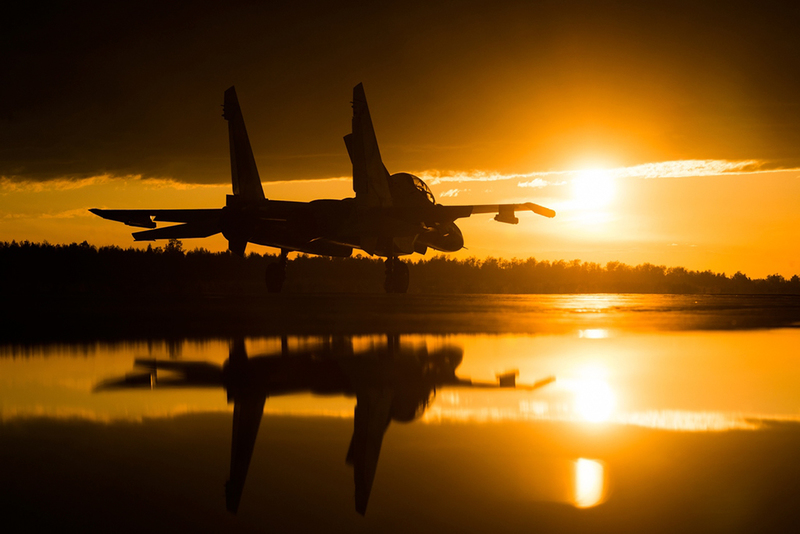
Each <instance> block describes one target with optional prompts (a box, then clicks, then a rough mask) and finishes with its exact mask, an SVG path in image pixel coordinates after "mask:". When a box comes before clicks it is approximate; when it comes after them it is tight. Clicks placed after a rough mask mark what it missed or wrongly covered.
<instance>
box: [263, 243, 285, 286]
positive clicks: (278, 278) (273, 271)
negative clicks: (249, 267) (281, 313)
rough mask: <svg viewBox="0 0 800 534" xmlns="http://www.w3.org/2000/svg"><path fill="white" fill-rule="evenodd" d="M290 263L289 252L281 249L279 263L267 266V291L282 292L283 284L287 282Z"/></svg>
mask: <svg viewBox="0 0 800 534" xmlns="http://www.w3.org/2000/svg"><path fill="white" fill-rule="evenodd" d="M288 261H289V251H288V250H283V249H281V255H280V256H278V261H276V262H275V263H270V264H269V265H267V273H266V277H265V280H266V282H267V291H269V292H270V293H280V292H281V289H282V288H283V282H284V281H285V280H286V264H287V263H288Z"/></svg>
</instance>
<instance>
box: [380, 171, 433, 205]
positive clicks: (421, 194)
mask: <svg viewBox="0 0 800 534" xmlns="http://www.w3.org/2000/svg"><path fill="white" fill-rule="evenodd" d="M389 189H390V190H391V192H392V199H393V200H394V201H395V203H396V204H401V205H412V206H413V205H420V204H424V203H427V204H435V203H436V199H435V198H434V197H433V193H431V190H430V189H429V188H428V185H427V184H426V183H425V182H423V181H422V180H421V179H420V178H419V177H417V176H414V175H413V174H409V173H407V172H398V173H396V174H393V175H391V176H390V177H389Z"/></svg>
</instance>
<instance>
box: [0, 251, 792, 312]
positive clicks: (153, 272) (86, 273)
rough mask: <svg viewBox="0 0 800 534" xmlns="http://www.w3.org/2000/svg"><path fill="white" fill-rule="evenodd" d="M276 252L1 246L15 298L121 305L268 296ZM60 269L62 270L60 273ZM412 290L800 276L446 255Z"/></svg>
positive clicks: (322, 261)
mask: <svg viewBox="0 0 800 534" xmlns="http://www.w3.org/2000/svg"><path fill="white" fill-rule="evenodd" d="M274 260H275V258H274V257H271V256H260V255H258V254H253V253H250V254H248V255H247V257H246V258H245V259H244V260H242V259H240V258H237V257H235V256H231V255H230V254H227V253H211V252H208V251H204V250H202V249H200V250H194V251H189V252H184V251H183V250H182V246H181V243H180V241H177V240H171V241H170V242H169V243H168V244H167V246H166V247H165V248H161V247H156V248H152V249H150V248H149V249H148V250H136V249H127V250H123V249H120V248H118V247H101V248H99V249H98V248H96V247H94V246H92V245H89V244H88V243H86V242H83V243H81V244H75V243H73V244H71V245H50V244H46V243H44V244H36V243H29V242H23V243H16V242H12V243H0V292H2V294H3V296H4V297H5V298H7V299H10V298H14V299H16V300H19V299H20V298H22V299H26V300H27V299H30V298H33V297H35V298H37V299H40V300H41V299H44V298H47V297H57V296H65V297H77V296H81V295H86V296H104V297H111V298H114V299H116V300H120V301H123V302H124V301H125V299H130V298H138V297H139V296H147V297H148V298H149V297H154V296H160V295H169V296H170V297H175V296H179V295H184V296H204V295H208V296H221V295H251V294H254V293H256V294H257V292H259V291H263V286H262V282H261V273H263V270H264V269H265V268H266V267H267V266H268V265H270V264H271V262H274ZM291 264H292V270H293V271H294V272H296V273H297V275H298V276H296V277H293V278H292V279H291V280H289V281H287V284H288V286H289V287H290V288H291V289H292V291H293V292H296V293H300V292H302V293H311V292H339V293H342V292H344V293H367V292H371V291H372V282H371V280H372V279H373V275H374V273H375V271H377V270H378V269H379V268H380V261H379V260H376V259H370V258H365V257H350V258H325V257H312V256H305V255H299V256H298V257H296V258H295V259H293V260H291ZM54 266H58V267H57V269H54ZM409 268H410V270H412V271H413V272H414V280H413V282H412V284H411V287H410V291H411V292H414V293H450V294H453V293H692V294H694V293H709V294H786V295H788V294H795V295H797V294H800V277H798V276H797V275H795V276H792V277H791V278H790V279H785V278H784V277H783V276H781V275H777V274H775V275H771V276H768V277H767V278H763V279H754V278H749V277H748V276H746V275H744V274H742V273H740V272H737V273H736V274H734V275H732V276H727V275H725V274H721V273H712V272H711V271H689V270H686V269H684V268H682V267H665V266H663V265H652V264H649V263H645V264H642V265H636V266H631V265H626V264H624V263H619V262H609V263H607V264H606V265H605V266H602V265H598V264H596V263H589V262H581V261H577V260H575V261H570V262H565V261H555V262H549V261H537V260H535V259H533V258H528V259H526V260H517V259H514V260H502V259H496V258H487V259H484V260H479V259H476V258H469V259H466V260H457V259H453V258H449V257H447V256H444V255H440V256H435V257H433V258H431V259H428V260H423V261H420V262H418V263H414V264H411V265H409Z"/></svg>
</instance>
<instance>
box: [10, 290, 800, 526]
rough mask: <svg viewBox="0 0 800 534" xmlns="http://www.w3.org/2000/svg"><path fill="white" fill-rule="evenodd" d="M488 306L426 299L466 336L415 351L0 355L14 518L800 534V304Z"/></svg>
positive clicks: (236, 340)
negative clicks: (790, 532) (449, 305)
mask: <svg viewBox="0 0 800 534" xmlns="http://www.w3.org/2000/svg"><path fill="white" fill-rule="evenodd" d="M480 299H482V300H480ZM480 299H478V300H475V301H474V302H472V301H470V302H472V304H470V303H469V302H467V303H466V304H465V303H464V302H460V304H463V305H462V306H458V307H455V308H454V310H456V311H453V312H452V313H447V312H446V311H444V310H443V304H442V303H441V302H438V301H436V300H435V299H434V300H433V301H432V302H431V303H430V306H429V308H430V310H431V311H430V317H429V319H431V320H433V319H436V318H438V319H441V320H442V321H441V322H443V323H446V324H451V323H456V322H458V320H459V317H460V318H461V319H462V323H461V324H462V325H466V327H464V328H460V329H458V330H456V331H461V332H467V333H458V334H448V333H446V332H440V331H437V332H436V333H429V334H420V333H413V328H412V326H413V324H416V321H418V320H419V318H418V317H414V318H412V319H409V320H408V321H407V322H404V321H403V320H402V319H401V320H399V321H397V322H396V326H397V328H396V329H395V331H394V332H393V333H392V334H380V333H377V334H359V335H353V334H343V333H341V332H337V333H336V334H335V335H331V334H325V333H324V331H321V332H320V333H318V334H315V335H304V336H291V335H285V336H267V337H245V338H242V337H232V338H216V339H202V340H177V341H175V340H173V341H163V340H150V341H131V342H115V343H108V342H103V343H101V342H94V343H83V344H52V343H51V344H46V345H30V344H29V345H6V346H2V347H0V399H1V401H0V416H2V426H1V427H0V428H2V434H0V462H2V464H0V465H2V466H3V470H4V479H5V480H4V484H3V489H2V492H3V494H2V501H3V504H2V506H3V509H2V511H3V512H4V514H5V515H6V517H10V518H12V519H14V520H24V521H28V522H29V523H28V524H29V525H33V526H40V527H50V526H56V525H62V524H63V523H69V524H75V525H77V526H79V527H82V528H85V529H89V530H108V528H110V526H113V528H115V529H116V528H119V527H120V525H123V527H122V528H123V529H124V530H136V529H138V528H148V529H150V530H152V529H153V528H155V529H156V530H168V529H170V528H195V529H202V530H236V531H238V530H243V531H249V530H254V531H260V530H285V529H289V528H292V529H301V530H325V531H329V530H331V529H332V526H333V525H336V526H337V527H336V528H340V529H341V530H343V531H353V530H357V531H372V530H382V531H384V530H388V531H404V530H409V529H413V530H414V531H440V530H459V531H486V530H492V531H508V532H518V531H520V530H523V529H525V530H528V529H537V530H540V531H541V530H544V531H559V532H563V531H593V532H596V531H610V532H611V531H613V532H619V531H637V532H638V531H642V530H648V531H653V530H664V531H667V530H669V531H673V530H678V529H679V530H692V531H703V532H708V531H720V532H730V531H769V530H777V531H780V530H783V529H784V528H785V527H786V526H787V525H791V524H793V522H795V521H796V520H798V519H800V513H799V512H798V511H797V510H798V509H800V508H798V507H800V461H797V460H796V459H795V456H796V451H797V450H798V447H800V425H798V421H800V388H798V387H797V385H798V384H800V366H798V359H799V357H800V353H799V352H798V347H800V329H798V328H796V324H797V323H798V313H797V309H798V308H797V302H796V300H792V299H789V300H786V299H772V300H770V299H766V298H764V299H753V298H743V299H740V300H737V299H736V298H734V297H726V298H713V297H704V298H703V299H701V300H699V301H698V299H696V298H688V297H643V296H635V297H630V296H612V295H598V296H578V297H571V296H555V297H514V298H510V299H509V298H507V297H480ZM479 303H482V305H481V306H478V304H479ZM414 305H415V306H418V305H420V303H415V304H414ZM471 305H472V306H475V310H478V309H480V311H475V314H476V315H477V316H478V317H479V320H476V318H475V317H472V318H469V317H468V315H469V309H470V306H471ZM487 309H489V310H491V309H495V310H497V311H495V312H491V311H487ZM465 314H467V317H466V318H465ZM508 314H511V315H514V317H513V319H508V318H507V317H505V316H507V315H508ZM481 323H482V324H485V325H486V328H485V330H486V332H489V333H481V332H480V325H481ZM499 323H502V324H506V325H507V324H511V323H513V324H517V325H521V326H524V328H522V327H520V328H517V327H514V328H510V329H507V330H509V331H498V329H496V328H493V327H492V325H494V324H499ZM531 325H538V326H537V328H535V329H529V327H530V326H531ZM754 327H758V328H754ZM321 330H322V329H321ZM501 330H502V329H501ZM404 331H407V332H409V331H410V332H412V333H400V334H398V333H397V332H404ZM499 376H503V377H504V378H502V379H500V378H499ZM512 377H514V378H512ZM550 377H555V381H552V380H551V379H550ZM501 386H502V387H501ZM356 406H358V407H357V408H356ZM262 413H263V414H264V416H263V419H262V418H261V414H262ZM408 421H413V422H411V423H408ZM259 424H260V427H259ZM87 509H91V511H87ZM234 511H235V513H232V512H234ZM360 514H364V516H363V517H362V516H361V515H360Z"/></svg>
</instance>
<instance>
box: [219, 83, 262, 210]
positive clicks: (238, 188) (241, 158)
mask: <svg viewBox="0 0 800 534" xmlns="http://www.w3.org/2000/svg"><path fill="white" fill-rule="evenodd" d="M222 116H223V117H224V118H225V120H226V121H228V138H229V140H230V145H231V181H232V183H233V194H234V195H238V196H240V197H243V198H245V199H247V200H263V199H264V190H263V189H262V188H261V178H259V176H258V168H257V167H256V160H255V158H254V157H253V150H252V149H251V148H250V139H249V138H248V137H247V129H246V128H245V126H244V117H242V110H241V108H240V107H239V99H238V98H237V97H236V89H235V88H234V87H230V88H229V89H228V90H227V91H225V103H224V105H223V112H222Z"/></svg>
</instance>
